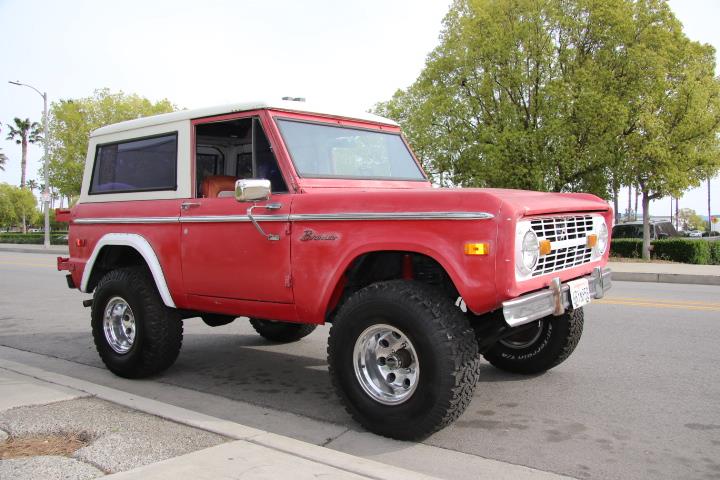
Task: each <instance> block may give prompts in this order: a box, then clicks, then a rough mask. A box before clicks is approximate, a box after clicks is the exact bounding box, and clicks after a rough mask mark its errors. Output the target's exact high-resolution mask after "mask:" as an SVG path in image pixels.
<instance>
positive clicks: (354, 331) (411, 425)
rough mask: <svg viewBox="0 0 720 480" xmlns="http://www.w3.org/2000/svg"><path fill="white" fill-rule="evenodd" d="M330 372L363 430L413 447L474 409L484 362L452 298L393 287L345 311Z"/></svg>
mask: <svg viewBox="0 0 720 480" xmlns="http://www.w3.org/2000/svg"><path fill="white" fill-rule="evenodd" d="M328 365H329V370H330V377H331V380H332V383H333V385H334V387H335V389H336V391H337V392H338V395H339V396H340V398H341V400H342V401H343V403H344V405H345V407H346V409H347V411H348V412H349V413H350V414H351V415H352V417H353V418H354V419H355V420H356V421H357V422H358V423H360V424H361V425H362V426H364V427H365V428H367V429H368V430H370V431H371V432H374V433H377V434H380V435H384V436H387V437H391V438H396V439H399V440H416V439H420V438H424V437H426V436H428V435H430V434H431V433H433V432H436V431H438V430H440V429H441V428H443V427H445V426H446V425H448V424H450V423H451V422H453V421H454V420H455V419H457V418H458V417H459V416H460V414H462V412H463V411H464V410H465V408H466V407H467V406H468V405H469V404H470V401H471V400H472V396H473V392H474V389H475V385H476V383H477V380H478V376H479V368H480V359H479V355H478V347H477V342H476V341H475V335H474V332H473V330H472V328H471V327H470V324H469V322H468V321H467V319H466V318H465V317H464V316H463V314H462V313H461V312H460V310H458V309H457V308H456V307H455V306H454V305H453V302H452V301H451V300H450V299H448V298H445V297H444V296H442V295H441V294H439V293H438V292H436V291H435V290H433V289H431V288H429V287H427V286H426V285H423V284H420V283H416V282H408V281H389V282H379V283H375V284H373V285H370V286H368V287H365V288H363V289H362V290H360V291H358V292H356V293H355V294H354V295H353V296H352V297H351V298H350V299H349V300H348V301H347V302H346V303H345V304H344V305H343V306H342V307H341V308H340V311H339V312H338V314H337V316H336V317H335V320H334V322H333V325H332V328H331V329H330V337H329V340H328Z"/></svg>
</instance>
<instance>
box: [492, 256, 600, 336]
mask: <svg viewBox="0 0 720 480" xmlns="http://www.w3.org/2000/svg"><path fill="white" fill-rule="evenodd" d="M584 278H586V279H587V281H588V286H589V287H590V293H591V295H592V296H593V298H602V297H603V296H604V295H605V292H606V291H608V290H609V289H610V287H611V286H612V272H611V271H610V269H609V268H608V267H603V268H601V267H595V268H594V269H593V273H591V274H590V275H588V276H586V277H584ZM502 306H503V316H504V317H505V321H506V322H507V324H508V325H510V326H511V327H517V326H520V325H525V324H526V323H530V322H533V321H535V320H538V319H541V318H544V317H547V316H548V315H562V314H563V313H565V309H567V308H569V307H570V306H571V302H570V286H569V285H568V284H563V283H560V279H559V278H553V280H552V282H551V283H550V286H549V287H548V288H547V289H545V290H541V291H539V292H534V293H529V294H527V295H522V296H520V297H518V298H515V299H513V300H508V301H507V302H503V304H502Z"/></svg>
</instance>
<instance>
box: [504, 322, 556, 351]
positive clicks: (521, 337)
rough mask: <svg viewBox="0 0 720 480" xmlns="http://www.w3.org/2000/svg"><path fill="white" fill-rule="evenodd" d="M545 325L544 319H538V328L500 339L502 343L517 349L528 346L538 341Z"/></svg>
mask: <svg viewBox="0 0 720 480" xmlns="http://www.w3.org/2000/svg"><path fill="white" fill-rule="evenodd" d="M544 325H545V324H544V323H543V321H542V320H538V322H537V328H535V329H530V330H527V331H524V332H520V333H516V334H515V335H510V336H509V337H507V338H503V339H502V340H500V344H501V345H505V346H506V347H508V348H512V349H515V350H519V349H521V348H527V347H529V346H530V345H532V344H534V343H535V342H537V341H538V339H539V338H540V335H542V332H543V326H544Z"/></svg>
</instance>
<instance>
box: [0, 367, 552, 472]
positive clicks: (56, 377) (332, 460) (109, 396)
mask: <svg viewBox="0 0 720 480" xmlns="http://www.w3.org/2000/svg"><path fill="white" fill-rule="evenodd" d="M0 366H1V367H2V368H4V369H6V370H9V371H12V372H15V373H18V374H21V375H27V376H29V377H32V378H36V379H38V380H42V381H44V382H48V383H53V384H56V385H60V386H63V387H68V388H72V389H74V390H78V391H80V392H84V393H87V394H89V395H93V396H95V397H97V398H101V399H103V400H107V401H109V402H113V403H116V404H118V405H123V406H125V407H129V408H132V409H134V410H138V411H141V412H145V413H149V414H151V415H155V416H157V417H160V418H164V419H166V420H170V421H173V422H176V423H181V424H184V425H189V426H191V427H195V428H200V429H203V430H206V431H209V432H213V433H217V434H219V435H224V436H226V437H229V438H232V439H235V440H243V441H246V442H248V443H251V444H255V445H258V446H261V447H266V448H270V449H272V450H276V451H278V452H282V453H285V454H290V455H292V456H295V457H299V458H302V459H305V460H309V461H312V462H316V463H319V464H322V465H326V466H329V467H333V468H336V469H338V470H342V471H345V472H348V473H351V474H355V475H359V476H363V477H367V478H372V479H376V480H395V479H401V480H402V479H407V480H414V479H417V480H431V479H434V478H437V477H431V476H428V475H424V474H422V473H418V472H413V471H410V470H406V469H403V468H399V467H395V466H392V465H387V464H383V463H380V462H375V461H373V460H367V459H364V458H360V457H356V456H354V455H349V454H346V453H342V452H338V451H336V450H331V449H328V448H324V447H320V446H317V445H313V444H311V443H307V442H303V441H300V440H295V439H293V438H289V437H284V436H282V435H276V434H273V433H269V432H266V431H264V430H259V429H255V428H251V427H246V426H244V425H240V424H238V423H235V422H231V421H228V420H223V419H220V418H216V417H211V416H209V415H205V414H202V413H198V412H194V411H192V410H188V409H185V408H181V407H176V406H174V405H169V404H167V403H163V402H159V401H156V400H152V399H149V398H144V397H140V396H138V395H133V394H130V393H126V392H123V391H120V390H116V389H114V388H109V387H103V386H101V385H97V384H94V383H91V382H87V381H84V380H79V379H76V378H72V377H68V376H65V375H61V374H56V373H52V372H48V371H45V370H41V369H39V368H35V367H30V366H27V365H23V364H20V363H17V362H13V361H11V360H0ZM132 472H133V470H131V471H129V472H124V473H125V474H131V473H132ZM538 473H543V474H546V472H541V471H538ZM556 478H563V477H560V476H558V477H556Z"/></svg>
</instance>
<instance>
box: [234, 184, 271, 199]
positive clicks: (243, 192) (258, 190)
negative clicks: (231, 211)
mask: <svg viewBox="0 0 720 480" xmlns="http://www.w3.org/2000/svg"><path fill="white" fill-rule="evenodd" d="M268 198H270V180H265V179H264V178H263V179H255V178H247V179H242V180H238V181H236V182H235V200H237V201H238V202H254V201H257V200H267V199H268Z"/></svg>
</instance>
